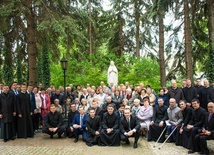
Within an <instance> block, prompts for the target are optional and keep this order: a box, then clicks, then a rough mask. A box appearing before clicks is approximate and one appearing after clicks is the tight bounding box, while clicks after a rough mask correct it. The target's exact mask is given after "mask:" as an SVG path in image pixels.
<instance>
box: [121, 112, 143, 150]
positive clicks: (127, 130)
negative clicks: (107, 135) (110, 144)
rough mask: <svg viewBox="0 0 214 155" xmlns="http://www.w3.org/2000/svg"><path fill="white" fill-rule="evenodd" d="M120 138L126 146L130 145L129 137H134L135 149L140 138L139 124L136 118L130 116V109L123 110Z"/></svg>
mask: <svg viewBox="0 0 214 155" xmlns="http://www.w3.org/2000/svg"><path fill="white" fill-rule="evenodd" d="M120 132H121V134H120V137H121V140H122V141H125V142H126V144H130V142H129V137H134V138H135V139H134V145H133V147H134V148H137V142H138V139H139V137H140V124H139V121H138V119H137V117H133V116H131V112H130V109H125V110H124V117H123V118H121V120H120Z"/></svg>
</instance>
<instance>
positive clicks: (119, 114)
mask: <svg viewBox="0 0 214 155" xmlns="http://www.w3.org/2000/svg"><path fill="white" fill-rule="evenodd" d="M124 109H125V105H123V104H120V105H119V108H118V110H117V111H116V113H117V115H118V116H119V117H118V119H119V121H120V119H121V118H123V116H124V114H123V113H124Z"/></svg>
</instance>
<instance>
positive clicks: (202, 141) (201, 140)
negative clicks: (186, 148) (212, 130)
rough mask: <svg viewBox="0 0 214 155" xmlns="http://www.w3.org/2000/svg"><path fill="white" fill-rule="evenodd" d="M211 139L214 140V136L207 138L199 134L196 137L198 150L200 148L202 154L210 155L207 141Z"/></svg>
mask: <svg viewBox="0 0 214 155" xmlns="http://www.w3.org/2000/svg"><path fill="white" fill-rule="evenodd" d="M211 139H214V136H212V135H210V136H206V135H200V134H197V135H196V136H195V142H196V146H197V148H199V150H198V151H200V152H201V153H204V154H209V149H208V147H207V140H211Z"/></svg>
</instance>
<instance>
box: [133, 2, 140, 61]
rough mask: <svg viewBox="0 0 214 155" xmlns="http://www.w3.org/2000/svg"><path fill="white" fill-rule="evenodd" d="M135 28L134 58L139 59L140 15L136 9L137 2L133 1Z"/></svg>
mask: <svg viewBox="0 0 214 155" xmlns="http://www.w3.org/2000/svg"><path fill="white" fill-rule="evenodd" d="M134 9H135V26H136V32H135V41H136V57H138V58H139V57H140V26H139V25H140V20H139V19H140V14H139V9H138V0H135V5H134Z"/></svg>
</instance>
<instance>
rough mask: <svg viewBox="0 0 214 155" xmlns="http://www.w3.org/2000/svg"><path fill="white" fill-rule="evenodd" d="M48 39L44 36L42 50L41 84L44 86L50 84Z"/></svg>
mask: <svg viewBox="0 0 214 155" xmlns="http://www.w3.org/2000/svg"><path fill="white" fill-rule="evenodd" d="M49 50H50V49H49V41H48V39H47V38H46V37H45V38H44V40H43V50H42V84H43V85H44V87H46V88H47V87H49V86H50V61H49Z"/></svg>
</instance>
